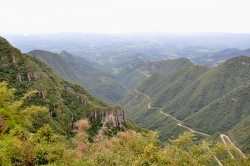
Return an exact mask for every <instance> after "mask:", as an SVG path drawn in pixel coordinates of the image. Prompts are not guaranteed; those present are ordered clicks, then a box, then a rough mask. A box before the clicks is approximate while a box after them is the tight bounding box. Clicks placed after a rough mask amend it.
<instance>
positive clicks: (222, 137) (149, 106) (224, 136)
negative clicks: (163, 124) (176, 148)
mask: <svg viewBox="0 0 250 166" xmlns="http://www.w3.org/2000/svg"><path fill="white" fill-rule="evenodd" d="M135 92H136V93H138V94H141V95H144V96H146V97H147V98H148V99H149V103H148V109H160V113H161V114H163V115H165V116H169V117H171V118H172V119H173V120H175V121H176V122H177V125H178V126H180V127H183V128H186V129H188V130H189V131H191V132H193V133H198V134H200V135H204V136H207V137H210V135H209V134H206V133H202V132H199V131H195V130H193V129H191V128H190V127H187V126H185V125H182V123H183V122H182V121H181V120H178V119H176V118H175V117H174V116H172V115H169V114H167V113H164V112H163V111H162V108H161V107H151V98H150V97H149V96H148V95H146V94H145V93H143V92H140V91H138V90H137V89H135ZM220 138H221V140H222V142H223V143H224V145H225V146H227V142H228V143H229V144H231V145H232V146H233V147H234V148H235V149H236V150H237V151H238V152H239V153H240V154H241V155H242V157H243V158H245V159H247V157H246V156H245V155H244V153H243V152H242V151H241V150H240V149H239V148H237V147H236V146H235V145H234V143H233V142H232V141H231V140H230V139H229V137H228V136H227V135H225V134H221V135H220ZM225 139H226V140H227V141H226V140H225ZM227 152H228V154H229V155H230V157H231V158H232V159H234V156H233V154H232V153H231V152H230V150H229V149H227ZM214 159H215V160H216V162H217V164H218V165H219V166H223V165H222V163H221V162H220V160H219V159H218V158H217V157H216V156H214Z"/></svg>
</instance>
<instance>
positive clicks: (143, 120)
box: [0, 39, 250, 166]
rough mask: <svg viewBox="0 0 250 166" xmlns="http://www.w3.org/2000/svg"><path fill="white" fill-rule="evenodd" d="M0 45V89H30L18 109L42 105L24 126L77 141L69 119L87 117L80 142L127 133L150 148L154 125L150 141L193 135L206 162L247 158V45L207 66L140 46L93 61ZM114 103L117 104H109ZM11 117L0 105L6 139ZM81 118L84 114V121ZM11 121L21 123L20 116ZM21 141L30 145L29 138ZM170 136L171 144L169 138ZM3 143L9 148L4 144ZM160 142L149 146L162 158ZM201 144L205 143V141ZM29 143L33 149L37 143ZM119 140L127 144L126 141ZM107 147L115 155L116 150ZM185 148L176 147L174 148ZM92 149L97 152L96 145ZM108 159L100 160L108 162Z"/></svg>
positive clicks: (249, 60) (91, 143) (0, 128)
mask: <svg viewBox="0 0 250 166" xmlns="http://www.w3.org/2000/svg"><path fill="white" fill-rule="evenodd" d="M144 44H145V43H144ZM1 47H2V48H1V49H0V55H1V61H0V64H1V68H0V69H1V70H0V76H1V82H3V87H4V88H5V87H6V88H7V86H8V88H16V89H17V90H16V93H15V95H16V96H17V97H16V98H17V99H20V98H22V95H23V94H25V93H28V92H29V91H30V90H35V92H34V93H35V94H34V95H30V97H29V98H28V99H25V100H24V101H22V103H24V105H23V107H31V108H32V109H34V110H35V109H38V110H40V108H35V107H33V105H36V106H38V107H40V106H41V107H44V110H43V111H42V109H41V112H39V111H38V112H37V113H35V112H34V113H31V114H32V116H33V118H34V119H35V120H33V119H32V118H31V121H32V124H33V126H32V127H31V128H28V127H25V126H23V127H25V128H27V129H28V130H29V132H31V133H32V132H33V133H36V132H38V131H39V130H40V129H42V130H45V128H43V127H44V126H46V125H48V126H49V127H51V129H52V130H53V131H55V133H56V134H57V135H58V136H60V135H62V134H63V135H65V136H66V137H67V138H70V139H71V138H73V137H75V138H74V139H78V135H75V133H76V132H77V126H75V124H76V123H80V122H81V123H83V124H84V123H89V126H90V128H89V129H87V130H86V132H85V131H84V133H82V132H83V131H80V130H79V129H78V130H79V132H80V135H81V134H83V136H84V137H85V136H86V138H85V142H81V143H79V144H78V145H77V147H78V148H80V147H81V146H87V147H88V146H90V147H92V148H97V147H99V146H104V147H105V146H106V145H100V144H106V143H107V142H105V141H104V140H106V141H108V142H109V141H111V142H112V141H116V140H118V139H119V140H120V141H130V138H129V139H128V140H127V138H126V137H133V138H131V139H132V140H133V139H135V140H137V138H138V141H139V140H144V139H145V144H147V145H145V148H148V147H150V146H151V145H149V144H148V143H150V140H149V139H151V136H149V135H154V132H153V131H157V133H158V134H159V140H158V136H156V135H157V134H156V133H155V137H154V138H153V137H152V140H151V141H153V142H155V141H156V142H157V141H159V142H160V144H161V146H162V144H164V145H165V148H170V147H171V146H179V144H178V143H177V142H178V141H180V142H182V141H184V142H186V141H187V142H188V140H189V141H192V145H191V149H188V151H189V150H190V153H193V152H192V148H194V147H195V146H199V147H200V146H202V148H204V149H206V151H207V153H208V154H206V155H208V156H210V158H209V160H207V161H206V163H210V164H211V163H212V164H215V163H216V164H217V165H220V166H223V165H224V164H225V163H227V162H228V160H230V161H232V162H233V163H247V162H248V160H249V159H248V154H249V152H250V148H249V144H250V142H249V138H250V132H248V131H249V130H248V129H249V127H248V126H249V125H248V124H249V122H250V121H249V118H250V112H249V108H250V105H249V104H250V103H249V99H250V84H249V81H250V68H249V67H250V58H249V56H245V55H248V50H247V49H245V50H240V49H237V50H235V49H229V50H226V51H222V52H220V53H219V52H217V54H216V55H210V56H211V57H213V56H215V57H217V58H218V59H217V60H216V63H214V64H213V65H212V63H211V64H206V63H203V64H195V63H194V62H193V60H194V59H191V58H190V57H178V58H173V59H171V58H170V59H168V58H169V57H166V56H165V58H166V59H165V58H162V57H161V56H162V55H161V56H158V55H157V56H153V57H152V56H151V55H149V54H147V53H146V52H147V51H146V50H147V49H145V48H143V49H145V50H144V51H145V53H136V54H134V53H124V54H122V55H125V56H124V57H120V54H117V55H119V56H117V57H116V56H115V55H116V53H117V52H114V53H113V54H114V56H108V55H105V54H103V55H101V54H99V53H98V54H99V55H98V57H99V59H98V60H97V59H96V58H94V59H95V60H93V59H92V60H91V58H90V57H88V58H86V56H85V55H84V56H76V55H72V54H71V53H69V52H66V51H60V52H59V53H55V52H50V51H45V50H32V51H30V52H28V53H27V54H22V53H21V52H20V51H19V50H17V49H15V48H13V47H12V46H11V45H9V43H8V42H7V41H6V40H5V39H1ZM150 47H151V46H150ZM55 48H56V47H55ZM103 48H104V46H103ZM112 49H114V48H112V47H111V50H112ZM106 51H107V50H106ZM108 51H110V50H108ZM113 51H114V50H113ZM130 51H131V50H130ZM179 51H180V50H179ZM182 51H183V50H182ZM125 52H126V51H125ZM153 52H154V51H152V52H151V53H153ZM234 54H235V55H236V56H233V55H234ZM242 54H245V55H242ZM176 55H177V54H176ZM197 56H198V54H197ZM231 57H232V58H231ZM92 58H93V57H92ZM213 58H214V57H213ZM223 58H227V59H223ZM107 59H109V60H107ZM196 60H197V58H196ZM97 61H98V62H97ZM219 61H220V62H219ZM99 62H100V63H99ZM211 62H212V61H211ZM211 65H212V66H213V67H212V66H211ZM214 65H215V66H214ZM54 72H55V73H54ZM60 77H61V78H60ZM5 82H8V83H9V84H5ZM1 86H2V85H1ZM82 87H84V88H86V90H85V89H84V88H82ZM0 88H1V87H0ZM8 93H10V92H8ZM92 94H93V95H92ZM13 95H14V94H13ZM0 96H1V95H0ZM117 103H118V104H120V105H121V106H119V105H109V104H117ZM0 104H1V103H0ZM0 106H1V105H0ZM23 107H21V109H22V108H23ZM45 108H46V109H45ZM4 109H5V108H4ZM7 109H9V108H7ZM46 110H47V111H48V114H47V113H46ZM12 116H17V117H18V118H20V117H19V115H15V113H13V115H12V114H11V115H9V114H6V113H5V112H4V113H2V112H1V109H0V120H1V123H0V132H1V133H4V134H5V135H6V137H5V136H4V138H5V140H4V141H6V140H7V138H8V135H9V133H8V132H7V131H9V130H10V131H12V130H14V129H15V130H16V127H15V125H13V127H11V123H10V121H11V117H12ZM22 116H23V115H22ZM81 118H87V122H86V121H85V120H83V119H81ZM13 123H14V122H13ZM15 123H16V125H19V123H20V122H19V121H16V122H15ZM15 123H14V124H15ZM20 124H21V123H20ZM77 125H79V124H77ZM137 125H138V126H137ZM46 130H50V129H46ZM134 130H135V131H134ZM151 130H152V131H151ZM39 132H40V131H39ZM134 132H136V134H135V133H134ZM137 132H138V133H137ZM119 134H121V135H119ZM127 134H128V135H127ZM124 135H126V136H124ZM144 136H146V137H144ZM18 139H19V138H18ZM63 139H66V138H63ZM182 139H184V140H182ZM25 141H26V142H25V143H27V144H30V145H29V146H33V145H31V144H32V142H29V140H25ZM175 141H177V142H176V143H177V144H176V145H175V144H173V142H175ZM65 142H68V143H69V144H74V146H76V144H75V143H74V142H71V141H70V140H67V141H66V140H65V141H62V142H60V141H59V142H57V143H58V144H60V143H65ZM78 142H79V141H78ZM139 142H140V141H139ZM159 142H158V143H159ZM205 142H206V143H205ZM2 143H3V144H4V146H5V147H8V146H7V144H6V143H5V142H2ZM85 143H86V144H85ZM158 143H153V144H154V147H155V148H156V149H159V153H162V156H165V157H167V156H166V155H165V154H163V153H165V152H164V150H163V149H164V148H163V149H161V148H159V147H158V145H157V144H158ZM203 143H204V144H206V145H204V146H203V145H202V144H203ZM46 144H48V143H46ZM112 144H114V146H115V147H114V148H116V146H118V145H117V144H116V143H114V142H112ZM137 144H139V143H137ZM181 144H182V143H181ZM217 144H218V145H217ZM34 145H35V146H34V148H36V146H40V143H39V142H36V143H35V144H34ZM187 145H188V146H189V144H187ZM0 146H1V141H0ZM93 146H96V147H93ZM124 146H126V147H124V148H127V144H124ZM131 146H132V147H133V145H131ZM185 146H186V144H185V143H184V144H183V147H182V148H184V149H185ZM171 148H174V147H171ZM171 148H170V149H171ZM170 149H168V151H169V152H171V150H170ZM207 149H209V150H207ZM216 149H220V150H216ZM33 150H34V151H36V149H33ZM64 150H65V153H66V154H68V153H69V152H68V150H69V151H70V150H72V149H68V148H65V149H64ZM107 150H111V151H110V152H111V153H113V150H115V149H107ZM185 150H187V149H185ZM185 150H183V149H180V152H178V153H180V154H181V153H183V152H185ZM66 151H67V152H66ZM86 151H89V150H86ZM94 151H95V153H96V152H97V151H98V148H97V149H95V150H94ZM217 151H218V152H217ZM144 152H147V151H146V150H144V151H143V153H144ZM150 152H151V153H152V152H153V151H151V150H150ZM37 153H38V152H36V154H37ZM49 153H50V154H52V153H51V152H49ZM81 153H83V152H81ZM118 153H120V152H118ZM128 153H129V152H128ZM135 153H136V152H135ZM171 153H172V152H171ZM173 153H175V152H174V151H173ZM185 153H186V152H185ZM187 153H189V152H187ZM199 155H200V154H199ZM204 155H205V154H204ZM184 156H185V155H184ZM36 157H37V156H36ZM36 157H35V158H36ZM88 157H90V158H89V159H90V160H91V162H93V163H96V162H97V161H98V160H96V159H95V155H94V154H93V156H92V155H90V154H88ZM0 159H1V155H0ZM106 159H107V158H105V162H108V161H106ZM90 160H89V161H90ZM123 160H126V159H123ZM134 160H136V159H134ZM188 160H196V158H189V159H188ZM23 162H24V161H23ZM32 162H33V163H36V162H34V161H32ZM39 162H40V161H39ZM39 162H38V163H39ZM46 162H47V160H46ZM46 162H45V163H46ZM49 162H53V161H52V160H49ZM117 162H118V163H120V162H121V161H120V160H118V161H117ZM133 162H134V161H133ZM133 162H132V163H133ZM136 162H138V161H137V160H136ZM150 162H151V161H150ZM157 162H159V161H157ZM162 162H165V159H164V160H163V161H162ZM199 162H200V163H202V162H203V160H201V161H199ZM40 163H42V161H41V162H40ZM61 163H63V162H61ZM128 163H130V161H128ZM152 163H154V161H152Z"/></svg>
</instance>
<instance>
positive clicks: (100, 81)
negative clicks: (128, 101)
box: [28, 50, 127, 103]
mask: <svg viewBox="0 0 250 166" xmlns="http://www.w3.org/2000/svg"><path fill="white" fill-rule="evenodd" d="M28 54H29V55H31V56H33V57H37V58H39V59H41V60H43V61H44V62H45V63H46V64H48V65H49V66H51V68H52V69H53V71H55V72H56V73H57V74H58V75H60V76H61V77H62V78H64V79H66V80H68V81H70V82H74V83H77V84H80V85H82V86H84V87H85V88H86V89H87V90H88V91H90V92H91V93H92V94H94V95H95V96H97V97H99V98H101V99H102V100H105V101H107V102H109V103H116V102H117V101H118V100H120V99H122V98H123V97H124V95H125V94H126V93H127V88H125V87H124V86H123V85H122V84H121V83H119V81H118V80H116V78H115V77H114V76H112V75H110V74H108V73H106V72H104V71H101V70H99V69H98V68H97V67H96V66H94V65H93V64H91V63H90V62H88V61H87V60H86V59H84V58H82V57H77V56H73V55H71V54H69V53H67V52H65V51H63V52H61V53H60V54H56V53H51V52H48V51H43V50H34V51H31V52H29V53H28Z"/></svg>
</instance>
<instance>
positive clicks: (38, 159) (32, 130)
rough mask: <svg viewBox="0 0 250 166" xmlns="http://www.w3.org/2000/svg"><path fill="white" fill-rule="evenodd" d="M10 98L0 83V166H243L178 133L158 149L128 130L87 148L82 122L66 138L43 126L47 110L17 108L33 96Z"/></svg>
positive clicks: (151, 136) (153, 137)
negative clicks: (217, 163) (73, 132)
mask: <svg viewBox="0 0 250 166" xmlns="http://www.w3.org/2000/svg"><path fill="white" fill-rule="evenodd" d="M14 92H15V89H8V88H7V84H6V83H0V110H1V112H0V117H1V129H2V130H1V132H0V165H4V166H7V165H210V164H212V165H213V164H216V161H215V159H214V157H215V156H217V157H218V158H219V159H220V161H221V162H222V163H223V164H224V165H247V164H248V162H249V160H245V159H243V158H241V156H240V155H237V153H234V154H236V156H237V158H236V159H235V160H232V159H231V158H229V155H228V154H227V152H226V150H225V148H224V146H222V145H219V144H216V145H213V144H212V143H211V142H205V141H204V142H201V143H199V144H194V143H193V141H192V140H193V135H192V133H184V134H182V135H180V136H179V138H178V139H176V140H172V141H171V142H170V143H168V144H166V145H165V146H164V147H162V146H161V144H160V142H159V141H158V134H157V133H156V132H140V133H139V132H135V131H133V130H127V131H124V132H118V133H117V135H116V136H113V137H112V138H108V137H103V138H102V139H101V140H100V139H99V140H98V139H94V142H93V143H90V142H89V141H88V137H89V136H88V134H87V130H88V129H89V122H88V120H87V119H81V120H79V121H78V122H76V123H75V126H76V131H77V134H76V135H75V136H73V137H71V138H66V137H65V136H63V135H60V132H56V131H55V130H53V129H52V128H51V127H50V125H49V124H48V123H46V120H48V119H49V118H50V117H51V115H49V113H48V109H46V108H43V107H37V106H30V107H24V108H23V107H22V103H23V100H25V98H27V96H29V95H28V94H31V93H34V92H30V93H28V94H25V95H24V97H21V98H20V99H18V100H14ZM39 122H44V123H42V125H40V124H39ZM232 151H233V150H232Z"/></svg>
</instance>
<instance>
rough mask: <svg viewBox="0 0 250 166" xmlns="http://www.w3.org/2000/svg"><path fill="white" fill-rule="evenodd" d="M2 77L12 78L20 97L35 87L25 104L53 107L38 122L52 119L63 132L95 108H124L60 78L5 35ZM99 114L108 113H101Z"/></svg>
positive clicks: (0, 51) (10, 82) (11, 84)
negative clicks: (24, 52)
mask: <svg viewBox="0 0 250 166" xmlns="http://www.w3.org/2000/svg"><path fill="white" fill-rule="evenodd" d="M0 81H1V82H3V81H5V82H8V85H9V87H10V88H15V89H16V92H15V96H16V98H17V99H19V98H21V97H22V96H23V94H24V93H27V92H29V91H31V90H36V91H37V93H35V94H33V95H29V98H28V99H26V100H25V102H24V104H23V107H25V106H30V105H36V106H42V107H46V108H48V109H49V114H48V115H46V116H45V117H44V118H45V119H43V121H41V122H38V124H37V126H36V127H37V129H38V128H40V127H42V126H43V125H44V124H46V123H48V124H50V125H51V126H52V127H53V129H55V130H56V131H57V132H59V133H70V132H71V130H72V127H73V126H74V125H73V123H74V122H75V121H77V120H79V119H80V118H83V117H88V118H89V117H91V114H92V112H93V111H94V112H96V111H98V110H101V111H102V112H110V113H111V114H112V112H113V111H115V110H116V111H117V110H120V108H119V107H117V106H116V107H110V106H109V105H107V104H106V103H104V102H103V101H101V100H99V99H97V98H95V97H93V96H92V95H91V94H89V93H88V92H87V91H86V90H85V89H83V88H81V87H80V86H78V85H75V84H72V83H69V82H67V81H64V80H63V79H61V78H59V77H58V76H57V75H56V74H55V73H54V72H53V71H52V70H51V69H50V68H49V67H48V66H47V65H46V64H45V63H44V62H42V61H40V60H38V59H36V58H31V57H29V56H28V55H25V54H21V52H20V51H19V50H18V49H16V48H14V47H12V46H11V45H10V44H9V43H8V42H7V41H6V40H5V39H3V38H0ZM101 111H100V113H101ZM98 114H99V113H96V115H98ZM107 115H108V114H107ZM95 117H97V116H95ZM98 118H105V116H101V117H99V115H98ZM95 120H96V119H95Z"/></svg>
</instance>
